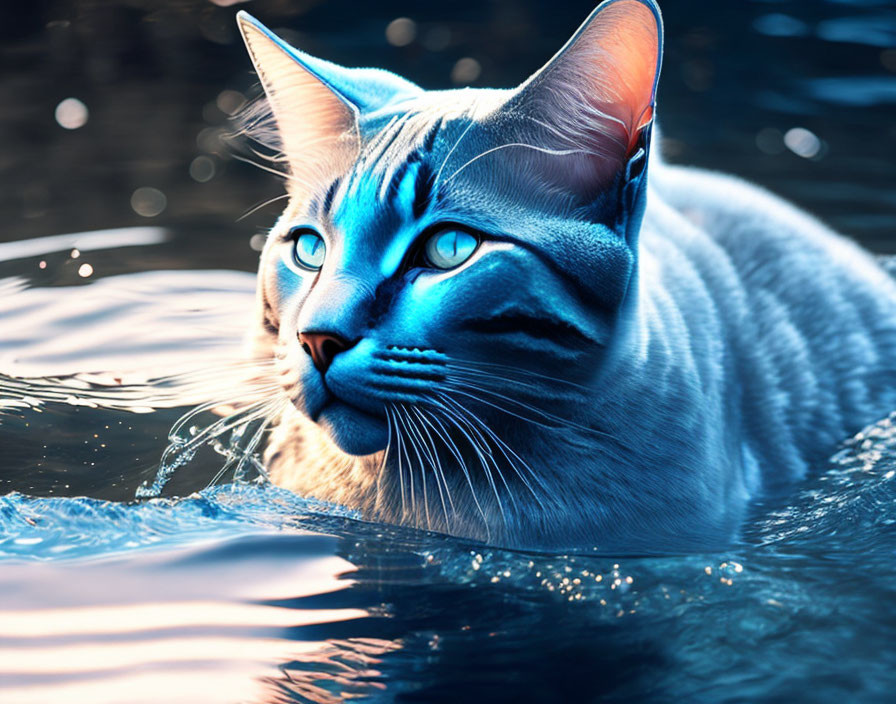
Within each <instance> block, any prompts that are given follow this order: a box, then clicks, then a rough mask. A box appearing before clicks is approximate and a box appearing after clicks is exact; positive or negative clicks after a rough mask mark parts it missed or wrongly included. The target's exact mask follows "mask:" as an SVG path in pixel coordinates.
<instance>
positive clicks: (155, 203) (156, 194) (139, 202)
mask: <svg viewBox="0 0 896 704" xmlns="http://www.w3.org/2000/svg"><path fill="white" fill-rule="evenodd" d="M167 205H168V199H167V198H166V197H165V194H164V193H162V192H161V191H160V190H159V189H158V188H151V187H149V186H142V187H141V188H138V189H137V190H136V191H134V193H133V194H132V195H131V207H132V208H133V209H134V212H135V213H137V215H142V216H143V217H145V218H152V217H155V216H156V215H158V214H160V213H161V212H162V211H163V210H165V206H167Z"/></svg>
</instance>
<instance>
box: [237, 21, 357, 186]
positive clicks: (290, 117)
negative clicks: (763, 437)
mask: <svg viewBox="0 0 896 704" xmlns="http://www.w3.org/2000/svg"><path fill="white" fill-rule="evenodd" d="M237 23H238V25H239V28H240V32H241V33H242V35H243V40H244V41H245V42H246V48H247V49H248V50H249V56H250V57H251V59H252V63H253V64H254V66H255V71H256V72H257V73H258V77H259V79H260V80H261V85H262V87H263V88H264V92H265V94H266V95H267V99H268V103H269V105H270V111H271V115H270V116H269V117H270V118H271V119H273V122H274V128H275V130H276V137H277V139H276V140H274V143H275V144H276V145H277V146H279V148H280V150H281V152H282V154H283V158H284V160H285V161H286V163H287V164H288V166H289V170H290V174H291V179H290V186H291V188H290V191H291V193H292V194H293V196H294V197H298V198H299V199H302V198H306V197H307V198H310V197H311V194H312V189H314V188H315V187H317V186H319V184H322V183H324V184H327V183H330V182H331V181H332V180H333V179H334V178H335V177H336V176H338V175H340V174H341V173H343V172H344V171H345V170H346V169H348V168H349V167H350V165H351V164H352V163H353V162H354V160H355V159H356V158H357V156H358V152H359V149H360V133H359V127H358V123H359V109H358V107H357V106H356V105H354V104H352V103H351V102H350V101H349V100H348V99H347V98H346V97H345V96H344V95H342V94H340V93H339V92H337V91H336V90H335V89H334V88H333V87H331V86H330V85H328V83H327V81H326V80H325V79H324V78H323V77H322V76H320V75H319V73H318V72H317V71H315V70H314V64H315V63H323V62H320V60H319V59H318V60H314V59H312V58H311V57H306V56H305V55H304V54H303V53H302V52H299V51H298V50H296V49H294V48H293V47H291V46H289V45H288V44H287V43H286V42H284V41H283V40H282V39H280V38H279V37H277V36H276V35H275V34H274V33H273V32H271V31H270V30H269V29H268V28H267V27H265V26H264V25H263V24H261V23H260V22H259V21H258V20H256V19H255V18H254V17H252V16H251V15H249V14H247V13H245V12H240V13H239V14H238V15H237ZM259 119H260V120H262V121H263V120H264V119H265V117H264V116H262V117H261V118H258V117H256V120H259Z"/></svg>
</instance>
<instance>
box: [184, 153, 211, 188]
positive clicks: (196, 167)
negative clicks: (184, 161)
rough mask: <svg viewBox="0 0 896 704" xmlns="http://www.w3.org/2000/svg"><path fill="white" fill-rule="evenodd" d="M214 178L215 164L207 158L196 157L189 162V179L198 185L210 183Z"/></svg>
mask: <svg viewBox="0 0 896 704" xmlns="http://www.w3.org/2000/svg"><path fill="white" fill-rule="evenodd" d="M214 177H215V162H214V161H212V160H211V159H210V158H209V157H207V156H197V157H196V158H195V159H193V161H191V162H190V178H192V179H193V180H194V181H199V183H205V182H207V181H211V180H212V179H213V178H214Z"/></svg>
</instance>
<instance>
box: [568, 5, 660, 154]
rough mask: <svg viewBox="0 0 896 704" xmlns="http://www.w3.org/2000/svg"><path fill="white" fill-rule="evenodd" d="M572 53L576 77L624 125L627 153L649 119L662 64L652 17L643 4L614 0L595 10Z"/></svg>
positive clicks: (657, 35)
mask: <svg viewBox="0 0 896 704" xmlns="http://www.w3.org/2000/svg"><path fill="white" fill-rule="evenodd" d="M580 45H582V47H581V50H579V46H580ZM570 53H572V54H573V56H571V57H570V58H571V59H572V60H574V61H576V62H577V63H579V67H578V69H579V71H580V75H582V76H583V77H584V78H585V79H586V80H589V81H590V82H591V84H592V87H593V91H594V97H595V100H597V101H598V102H599V103H601V104H602V105H603V106H605V109H606V110H607V111H608V112H610V114H612V115H614V116H615V117H618V118H619V119H621V120H622V121H623V122H624V123H625V124H626V128H627V131H628V154H630V153H631V151H632V149H634V146H635V144H636V143H637V141H638V136H639V134H640V131H641V130H642V129H643V128H644V127H645V126H647V125H648V124H650V121H651V120H652V119H653V103H654V89H655V86H656V79H657V73H658V71H659V60H660V25H659V21H658V19H657V17H656V15H654V13H653V10H651V9H650V8H649V7H648V6H647V5H645V4H644V3H643V2H641V0H617V1H616V2H614V3H612V4H610V5H607V6H606V7H605V8H604V9H600V8H598V10H597V14H596V16H595V17H594V19H593V20H592V21H591V23H590V24H588V26H587V27H586V28H585V29H584V31H583V32H582V35H581V37H580V38H579V39H578V40H577V41H576V43H575V44H574V45H573V47H571V52H570ZM577 54H578V55H577ZM628 154H627V155H628Z"/></svg>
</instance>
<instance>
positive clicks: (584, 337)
mask: <svg viewBox="0 0 896 704" xmlns="http://www.w3.org/2000/svg"><path fill="white" fill-rule="evenodd" d="M239 25H240V28H241V31H242V33H243V37H244V39H245V41H246V44H247V46H248V48H249V52H250V54H251V56H252V60H253V62H254V64H255V68H256V70H257V72H258V74H259V77H260V79H261V82H262V85H263V87H264V90H265V93H266V95H267V103H268V105H269V113H268V114H264V113H258V114H256V115H255V116H254V117H253V118H252V122H253V124H251V125H250V127H249V131H250V133H251V132H253V131H254V132H255V134H256V135H260V138H261V139H262V140H263V141H266V142H267V143H268V145H269V146H271V145H273V146H274V148H275V149H276V150H278V151H279V152H280V156H281V161H282V163H283V166H284V168H285V169H286V171H287V172H288V174H289V176H288V181H287V182H288V188H289V194H290V200H289V204H288V206H287V208H286V210H285V212H284V214H283V216H282V217H281V218H280V220H279V221H278V222H277V224H276V226H275V227H274V228H273V230H272V231H271V233H270V236H269V238H268V241H267V244H266V247H265V249H264V252H263V254H262V261H261V268H260V274H259V306H260V312H259V317H260V319H259V330H260V332H261V334H262V337H263V338H265V339H267V340H268V341H269V342H270V343H271V347H272V349H273V350H274V351H275V353H276V355H277V356H278V358H279V360H280V361H279V364H280V371H281V375H282V380H283V385H284V387H285V388H286V389H287V391H288V392H289V393H290V394H291V397H292V399H293V401H294V403H295V405H296V406H297V407H298V408H299V409H300V410H301V411H302V412H303V413H305V414H306V415H307V416H308V417H309V418H311V419H312V420H313V421H315V422H316V423H318V424H319V425H320V426H321V427H322V428H323V429H324V430H325V431H326V433H327V434H328V435H329V437H330V438H331V439H332V440H333V441H334V442H335V444H336V445H337V446H338V447H339V448H341V450H342V451H344V452H345V453H348V454H351V455H366V454H371V453H374V452H376V451H379V450H382V449H384V448H385V447H386V445H387V442H388V440H389V435H390V432H394V431H399V432H402V428H405V431H406V432H408V433H412V432H416V433H418V434H419V436H420V437H421V438H422V432H423V431H424V430H427V427H426V423H429V424H430V427H431V428H432V429H433V430H434V431H435V430H436V429H437V427H438V426H436V422H437V421H432V422H430V420H432V418H437V419H438V420H440V421H441V422H442V424H443V425H442V427H443V428H446V427H453V428H455V430H456V431H457V432H461V433H466V434H468V435H469V434H471V433H474V430H473V429H472V428H470V427H468V426H465V425H464V424H465V422H466V421H464V420H462V419H461V416H462V415H463V412H464V409H465V408H467V409H468V408H475V409H476V411H475V412H476V413H478V414H480V417H483V416H486V415H488V414H497V415H499V416H501V417H502V418H504V421H506V422H509V423H513V422H514V418H517V419H519V418H520V417H521V416H527V414H529V415H531V414H532V413H535V412H536V411H534V410H532V409H541V410H542V411H543V412H545V413H547V414H548V415H552V416H557V417H569V416H570V415H573V414H574V413H575V408H574V405H570V404H581V403H582V402H583V399H582V398H581V397H580V396H577V394H576V393H574V390H575V389H581V388H585V387H587V386H588V385H589V384H591V383H593V382H594V380H595V378H596V376H597V375H598V374H599V370H600V366H601V364H600V363H601V360H602V358H603V357H604V356H605V355H607V354H608V353H609V351H610V350H611V349H612V347H613V344H614V338H615V336H616V335H617V334H618V330H619V326H620V320H622V319H623V318H624V317H625V316H624V314H623V313H622V311H624V310H625V306H626V301H627V300H628V299H629V298H630V297H631V295H632V288H633V286H634V281H635V272H636V265H637V235H638V229H639V227H640V221H641V214H642V211H643V205H644V190H645V187H644V186H645V180H646V179H645V173H646V166H647V152H648V148H649V144H650V131H651V126H652V120H653V111H654V96H655V88H656V81H657V75H658V71H659V65H660V57H661V46H662V38H661V23H660V18H659V12H658V9H657V7H656V5H655V3H654V2H653V0H609V1H608V2H605V3H604V4H603V5H601V6H600V7H599V8H598V9H597V10H595V11H594V12H593V13H592V14H591V16H590V17H589V18H588V19H587V20H586V21H585V23H584V24H583V25H582V27H581V28H580V29H579V30H578V31H577V32H576V33H575V35H574V36H573V37H572V39H570V41H569V42H568V43H567V44H566V45H565V46H564V47H563V48H562V49H561V50H560V52H558V53H557V55H556V56H554V58H552V59H551V60H550V61H549V62H548V63H547V65H546V66H544V68H542V69H541V70H540V71H538V72H537V73H536V74H535V75H533V76H532V77H531V78H529V79H528V80H526V81H525V82H524V83H523V84H522V85H520V86H519V87H518V88H515V89H512V90H486V89H462V90H451V91H437V92H430V91H425V90H422V89H421V88H419V87H418V86H416V85H414V84H412V83H410V82H408V81H406V80H404V79H402V78H399V77H397V76H395V75H393V74H391V73H388V72H385V71H379V70H374V69H346V68H342V67H339V66H336V65H334V64H331V63H329V62H326V61H322V60H320V59H316V58H313V57H310V56H307V55H306V54H304V53H302V52H300V51H298V50H296V49H294V48H292V47H290V46H288V45H287V44H285V43H284V42H283V41H282V40H280V39H279V38H277V37H276V36H275V35H274V34H272V33H271V32H270V31H269V30H267V29H266V28H265V27H263V26H262V25H261V24H259V23H258V22H257V21H256V20H255V19H253V18H251V17H250V16H248V15H246V14H245V13H241V14H240V16H239ZM567 405H569V409H568V410H569V412H567V409H566V406H567ZM414 409H418V410H414ZM525 409H528V410H525ZM415 414H417V415H415ZM519 422H520V423H522V421H521V420H520V421H519ZM408 423H411V424H412V425H408ZM390 426H391V428H390ZM490 427H492V428H495V427H496V426H495V425H494V424H492V425H491V426H490ZM414 429H416V430H414ZM478 432H481V433H484V432H485V431H483V430H480V431H478ZM474 440H475V437H474V438H473V439H472V440H471V442H473V441H474Z"/></svg>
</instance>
